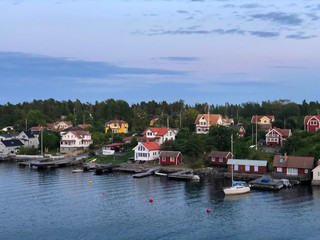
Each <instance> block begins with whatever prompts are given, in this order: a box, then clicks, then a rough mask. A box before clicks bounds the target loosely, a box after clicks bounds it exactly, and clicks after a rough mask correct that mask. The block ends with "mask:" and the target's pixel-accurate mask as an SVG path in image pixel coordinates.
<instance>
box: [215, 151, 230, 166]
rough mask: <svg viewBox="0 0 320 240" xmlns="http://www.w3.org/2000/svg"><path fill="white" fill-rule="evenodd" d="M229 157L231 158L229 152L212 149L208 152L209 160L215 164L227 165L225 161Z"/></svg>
mask: <svg viewBox="0 0 320 240" xmlns="http://www.w3.org/2000/svg"><path fill="white" fill-rule="evenodd" d="M231 158H233V155H232V153H231V152H220V151H212V152H211V153H210V154H209V162H210V163H212V164H217V165H223V166H227V162H228V160H229V159H231Z"/></svg>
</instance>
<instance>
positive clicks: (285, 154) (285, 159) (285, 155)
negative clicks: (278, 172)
mask: <svg viewBox="0 0 320 240" xmlns="http://www.w3.org/2000/svg"><path fill="white" fill-rule="evenodd" d="M287 158H288V156H287V153H284V160H283V161H284V162H286V161H287Z"/></svg>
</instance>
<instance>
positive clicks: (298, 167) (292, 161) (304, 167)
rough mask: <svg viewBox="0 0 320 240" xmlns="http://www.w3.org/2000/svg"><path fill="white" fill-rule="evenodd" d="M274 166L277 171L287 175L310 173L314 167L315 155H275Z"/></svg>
mask: <svg viewBox="0 0 320 240" xmlns="http://www.w3.org/2000/svg"><path fill="white" fill-rule="evenodd" d="M273 168H274V172H275V173H282V174H285V175H292V176H298V175H306V174H308V175H310V173H311V170H312V169H313V168H314V158H313V157H296V156H287V154H285V155H284V156H280V155H275V156H274V158H273Z"/></svg>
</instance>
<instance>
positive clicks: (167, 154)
mask: <svg viewBox="0 0 320 240" xmlns="http://www.w3.org/2000/svg"><path fill="white" fill-rule="evenodd" d="M181 161H182V154H181V152H178V151H162V152H160V156H159V164H171V165H178V164H181Z"/></svg>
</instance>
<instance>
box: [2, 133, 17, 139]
mask: <svg viewBox="0 0 320 240" xmlns="http://www.w3.org/2000/svg"><path fill="white" fill-rule="evenodd" d="M18 135H19V134H17V133H13V134H1V135H0V140H11V139H16V138H17V137H18Z"/></svg>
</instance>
